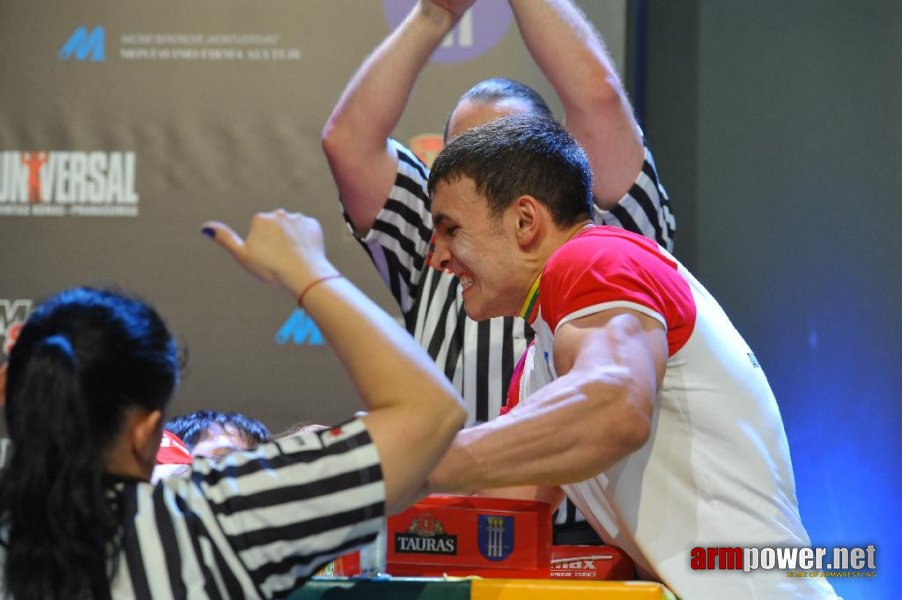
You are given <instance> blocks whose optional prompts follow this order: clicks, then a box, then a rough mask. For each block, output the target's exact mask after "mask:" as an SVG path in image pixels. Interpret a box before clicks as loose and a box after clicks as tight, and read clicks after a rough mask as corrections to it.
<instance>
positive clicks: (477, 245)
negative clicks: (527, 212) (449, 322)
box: [432, 177, 534, 321]
mask: <svg viewBox="0 0 902 600" xmlns="http://www.w3.org/2000/svg"><path fill="white" fill-rule="evenodd" d="M432 215H433V221H434V223H435V250H434V254H433V259H432V264H433V266H434V267H435V268H437V269H439V270H442V271H449V272H451V273H452V274H453V275H455V276H456V277H457V278H458V280H459V282H460V283H459V288H460V293H461V296H462V299H463V302H464V309H465V310H466V313H467V316H468V317H470V318H471V319H473V320H476V321H483V320H485V319H489V318H492V317H498V316H515V315H517V314H518V312H519V309H520V304H521V303H522V302H523V288H524V285H523V283H522V281H521V280H525V281H526V283H525V288H526V289H527V290H528V288H529V286H530V285H531V284H532V279H529V277H530V275H528V274H526V272H525V271H524V269H523V265H521V264H520V261H519V258H520V257H521V253H520V249H519V246H518V243H517V239H516V235H515V234H514V233H513V232H514V231H515V227H513V226H512V225H513V224H512V223H511V218H512V217H511V211H506V212H505V213H503V214H502V215H501V216H500V217H497V216H493V215H492V214H491V213H490V212H489V207H488V202H487V201H486V199H485V198H484V197H483V196H482V195H481V194H479V193H478V192H477V191H476V186H475V184H474V183H473V180H472V179H470V178H468V177H460V178H458V179H456V180H453V181H443V182H441V183H439V184H438V185H437V186H436V188H435V190H434V193H433V198H432ZM533 278H534V276H533Z"/></svg>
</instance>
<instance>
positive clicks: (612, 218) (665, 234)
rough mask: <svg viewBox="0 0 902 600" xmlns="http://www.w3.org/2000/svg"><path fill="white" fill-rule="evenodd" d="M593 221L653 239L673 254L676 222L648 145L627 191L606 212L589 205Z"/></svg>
mask: <svg viewBox="0 0 902 600" xmlns="http://www.w3.org/2000/svg"><path fill="white" fill-rule="evenodd" d="M593 210H594V211H595V215H594V218H595V222H596V223H597V224H599V225H611V226H612V227H619V228H621V229H626V230H627V231H632V232H633V233H638V234H639V235H644V236H645V237H647V238H649V239H652V240H655V241H656V242H658V243H659V244H660V245H661V246H663V247H664V248H666V249H667V251H668V252H673V236H674V233H675V232H676V219H675V218H674V216H673V212H672V211H671V208H670V198H668V196H667V192H666V191H665V190H664V186H663V185H661V181H660V179H659V178H658V170H657V168H656V167H655V159H654V157H653V156H652V154H651V150H650V149H649V147H648V145H646V146H645V161H644V162H643V163H642V171H641V172H640V173H639V175H638V176H637V177H636V181H635V182H634V183H633V185H632V186H631V187H630V189H629V191H628V192H627V193H626V195H624V196H623V198H621V199H620V201H619V202H618V203H617V204H616V205H615V206H614V207H612V208H611V209H610V210H602V209H601V208H599V207H598V206H597V205H594V206H593Z"/></svg>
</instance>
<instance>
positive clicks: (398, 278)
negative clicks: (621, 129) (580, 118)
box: [345, 140, 675, 422]
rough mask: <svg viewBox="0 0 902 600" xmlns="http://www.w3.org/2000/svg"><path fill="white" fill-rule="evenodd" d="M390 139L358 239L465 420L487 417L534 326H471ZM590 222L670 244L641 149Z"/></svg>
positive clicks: (412, 158)
mask: <svg viewBox="0 0 902 600" xmlns="http://www.w3.org/2000/svg"><path fill="white" fill-rule="evenodd" d="M391 143H392V146H393V147H394V149H395V151H396V152H397V156H398V172H397V176H396V178H395V184H394V186H393V188H392V190H391V193H390V195H389V197H388V200H387V201H386V203H385V206H384V207H383V208H382V210H381V212H380V213H379V214H378V216H377V217H376V221H375V223H374V225H373V227H372V228H371V229H370V231H369V232H368V233H367V235H366V237H364V238H362V239H360V242H361V243H362V245H363V247H364V248H365V249H366V251H367V253H368V254H369V255H370V258H371V259H372V261H373V263H374V264H375V265H376V268H377V269H378V271H379V273H380V275H381V276H382V279H383V280H384V281H385V283H386V284H387V285H388V287H389V289H390V290H391V293H392V295H393V296H394V298H395V300H396V301H397V302H398V305H399V306H400V308H401V312H402V314H403V315H404V320H405V324H406V326H407V329H408V331H410V333H411V334H413V336H414V337H415V338H416V340H417V341H418V342H419V343H420V345H421V346H422V347H423V348H425V349H426V351H427V352H428V353H429V355H430V356H431V357H432V358H433V359H434V360H435V361H436V363H437V364H438V365H439V367H440V368H442V369H443V370H444V372H445V375H446V376H447V377H448V379H450V380H451V381H452V383H453V384H454V386H455V387H456V388H457V389H458V390H459V391H460V392H461V395H462V396H463V398H464V401H465V403H466V406H467V411H468V413H469V416H470V421H471V422H473V421H488V420H489V419H493V418H495V417H496V416H498V413H499V411H500V409H501V406H502V405H503V403H504V399H505V396H506V394H507V386H508V384H509V382H510V378H511V374H512V373H513V369H514V365H515V364H516V362H517V360H518V359H519V358H520V355H521V354H523V351H524V350H525V349H526V345H527V343H528V341H529V340H531V339H532V331H531V330H530V329H529V326H528V325H527V324H526V322H525V321H523V320H521V319H517V318H511V317H499V318H495V319H490V320H488V321H482V322H479V323H477V322H475V321H473V320H471V319H469V318H468V317H467V316H466V313H465V312H464V304H463V300H462V298H461V290H460V286H459V285H458V280H457V278H456V277H454V276H452V275H449V274H448V273H445V272H440V271H438V270H436V269H433V268H432V267H431V266H429V264H427V257H428V255H429V249H430V242H431V240H432V233H433V225H432V215H431V213H430V208H431V203H430V200H429V196H428V194H427V192H426V182H427V180H428V178H429V171H428V169H427V167H426V166H425V165H424V164H423V163H422V162H421V161H420V160H419V159H418V158H417V157H416V155H414V154H413V152H411V151H410V150H409V149H408V148H406V147H404V146H403V145H402V144H400V143H398V142H397V141H395V140H391ZM345 218H346V220H347V216H345ZM595 222H596V223H603V224H605V225H612V226H615V227H622V228H624V229H627V230H629V231H634V232H636V233H640V234H642V235H645V236H647V237H649V238H653V239H655V240H656V241H657V242H658V243H659V244H661V245H662V246H664V247H665V248H667V249H668V250H672V249H673V234H674V230H675V221H674V218H673V214H672V213H671V211H670V201H669V199H668V197H667V193H666V192H665V191H664V188H663V186H662V185H661V184H660V182H659V181H658V174H657V171H656V169H655V163H654V158H653V157H652V155H651V151H650V150H649V149H648V147H647V146H646V147H645V161H644V163H643V165H642V170H641V172H640V173H639V174H638V176H637V177H636V181H635V183H634V184H633V186H632V187H631V188H630V190H629V192H627V194H626V195H625V196H624V197H623V198H622V199H621V200H620V202H619V203H618V204H617V205H616V206H615V207H614V208H613V209H611V210H610V211H604V210H601V209H599V208H598V207H597V206H596V207H595ZM349 225H350V223H349ZM351 231H352V232H353V227H351Z"/></svg>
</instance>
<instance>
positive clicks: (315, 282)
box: [298, 273, 344, 308]
mask: <svg viewBox="0 0 902 600" xmlns="http://www.w3.org/2000/svg"><path fill="white" fill-rule="evenodd" d="M339 277H344V275H342V274H341V273H335V274H334V275H326V276H325V277H320V278H319V279H314V280H313V281H311V282H310V283H308V284H307V287H305V288H304V289H303V290H301V293H300V294H298V306H300V307H301V308H303V307H304V296H305V295H307V292H309V291H310V289H311V288H312V287H314V286H316V285H319V284H321V283H322V282H324V281H328V280H330V279H338V278H339Z"/></svg>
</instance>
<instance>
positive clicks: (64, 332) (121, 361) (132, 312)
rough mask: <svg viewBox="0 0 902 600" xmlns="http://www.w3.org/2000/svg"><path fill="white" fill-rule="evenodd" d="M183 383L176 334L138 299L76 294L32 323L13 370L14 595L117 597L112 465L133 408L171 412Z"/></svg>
mask: <svg viewBox="0 0 902 600" xmlns="http://www.w3.org/2000/svg"><path fill="white" fill-rule="evenodd" d="M178 378H179V359H178V352H177V350H176V345H175V343H174V342H173V340H172V336H171V335H170V334H169V331H168V330H167V329H166V326H165V325H164V323H163V321H162V320H161V319H160V317H159V316H158V315H157V313H156V312H155V311H154V310H153V309H152V308H150V307H148V306H147V305H146V304H144V303H142V302H140V301H138V300H135V299H132V298H128V297H125V296H123V295H120V294H117V293H113V292H109V291H103V290H96V289H90V288H76V289H72V290H67V291H65V292H62V293H60V294H58V295H56V296H54V297H52V298H50V299H49V300H48V301H47V302H45V303H44V304H43V305H41V306H40V307H39V308H38V309H37V310H36V311H35V312H34V313H33V314H32V315H31V316H30V317H29V318H28V320H27V321H26V323H25V325H24V326H23V327H22V330H21V332H20V335H19V338H18V340H17V341H16V343H15V345H14V346H13V348H12V350H11V351H10V355H9V364H8V371H7V386H6V406H5V412H6V422H7V427H8V430H9V435H10V437H11V439H12V446H13V453H12V458H11V460H10V462H9V465H8V466H7V467H6V469H5V470H4V472H3V473H2V477H0V526H2V528H3V532H4V533H3V535H2V537H0V543H3V545H4V546H5V550H6V553H7V557H6V561H5V565H4V566H5V572H4V573H3V578H2V579H3V581H4V584H5V592H6V594H7V595H9V596H11V597H15V598H54V599H55V598H60V599H62V598H67V599H68V598H89V597H90V598H102V597H109V593H110V592H109V581H110V577H111V574H112V573H113V572H115V571H114V570H115V568H116V558H117V557H118V556H119V552H120V548H119V546H118V543H117V542H118V532H119V530H120V528H121V525H122V523H121V517H120V515H118V514H117V513H116V511H115V509H114V508H113V507H114V506H115V503H112V504H111V503H110V500H109V499H108V498H107V497H105V493H104V490H105V487H106V486H105V485H104V477H105V476H104V471H105V468H104V467H105V458H106V456H107V453H108V451H109V450H110V448H111V446H112V444H113V442H114V441H115V440H116V438H117V437H118V435H119V433H120V431H121V430H122V428H123V425H124V423H125V421H126V417H127V415H128V412H129V411H130V409H133V408H143V409H146V410H149V411H156V410H160V411H162V410H163V409H164V408H165V405H166V404H167V403H168V401H169V398H170V397H171V396H172V392H173V390H174V389H175V387H176V385H177V384H178Z"/></svg>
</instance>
